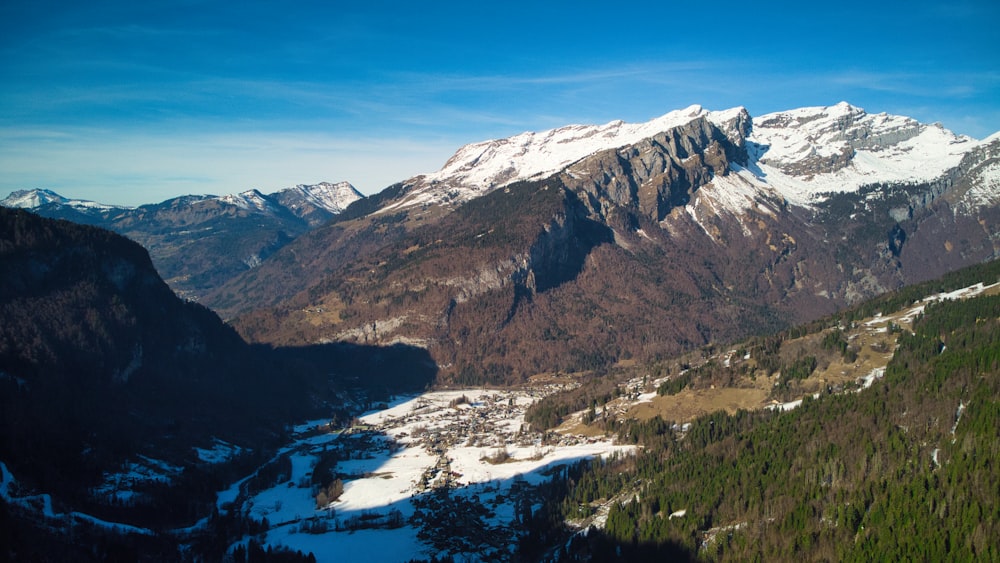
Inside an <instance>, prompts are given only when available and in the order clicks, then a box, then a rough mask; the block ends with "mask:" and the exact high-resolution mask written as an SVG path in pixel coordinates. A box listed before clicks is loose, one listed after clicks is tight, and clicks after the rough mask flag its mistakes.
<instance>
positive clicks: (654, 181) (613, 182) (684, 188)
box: [561, 112, 749, 221]
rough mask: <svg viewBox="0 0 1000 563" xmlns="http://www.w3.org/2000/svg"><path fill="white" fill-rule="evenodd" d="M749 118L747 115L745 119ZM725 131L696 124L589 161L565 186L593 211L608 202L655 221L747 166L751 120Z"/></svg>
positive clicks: (566, 177)
mask: <svg viewBox="0 0 1000 563" xmlns="http://www.w3.org/2000/svg"><path fill="white" fill-rule="evenodd" d="M740 115H741V116H742V115H745V112H743V113H741V114H740ZM728 125H729V127H727V129H729V131H728V132H724V131H723V130H722V129H720V128H719V127H717V126H716V125H715V124H713V123H712V122H711V121H710V120H709V119H707V118H699V119H696V120H694V121H692V122H690V123H688V124H686V125H684V126H681V127H676V128H673V129H671V130H669V131H666V132H663V133H660V134H658V135H656V136H654V137H652V138H649V139H646V140H643V141H641V142H639V143H637V144H634V145H630V146H628V147H623V148H621V149H614V150H608V151H603V152H601V153H598V154H595V155H593V156H590V157H588V158H585V159H583V160H581V161H579V162H577V163H575V164H573V165H572V166H570V167H569V168H567V169H566V171H565V172H564V173H563V174H562V176H561V178H562V180H563V182H564V183H565V184H566V185H567V186H568V187H570V188H572V189H577V190H581V191H583V192H585V193H586V194H587V195H588V198H587V201H588V202H589V204H590V206H591V209H592V211H594V212H595V213H597V214H598V215H600V216H604V215H606V214H607V213H608V211H609V209H608V208H607V205H606V204H608V203H610V204H613V205H615V206H620V207H624V208H628V209H634V210H636V211H637V212H638V213H639V214H641V215H643V216H646V217H648V218H650V219H652V220H653V221H661V220H663V219H664V218H665V217H666V216H667V215H668V214H669V213H670V211H671V210H672V209H674V208H676V207H683V206H684V205H686V204H687V203H688V202H689V201H690V200H691V196H692V194H693V193H694V192H695V191H696V190H697V189H698V188H699V187H701V186H703V185H705V184H707V183H709V182H711V181H712V179H713V178H714V177H716V176H717V175H719V176H724V175H726V174H728V173H729V171H730V168H731V165H732V164H740V165H745V164H746V163H747V153H746V147H745V145H744V141H745V138H746V134H747V133H748V130H747V129H748V126H749V120H748V119H747V120H745V121H744V120H734V122H733V123H731V124H728Z"/></svg>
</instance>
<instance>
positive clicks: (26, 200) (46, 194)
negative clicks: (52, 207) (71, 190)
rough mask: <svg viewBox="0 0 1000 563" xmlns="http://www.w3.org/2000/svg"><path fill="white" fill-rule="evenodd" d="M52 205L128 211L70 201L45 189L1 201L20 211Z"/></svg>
mask: <svg viewBox="0 0 1000 563" xmlns="http://www.w3.org/2000/svg"><path fill="white" fill-rule="evenodd" d="M50 203H54V204H57V205H64V206H66V207H72V208H75V209H128V208H127V207H123V206H120V205H107V204H104V203H97V202H96V201H88V200H85V199H70V198H67V197H63V196H61V195H59V194H57V193H55V192H54V191H52V190H43V189H34V190H18V191H15V192H11V194H10V195H9V196H7V197H6V198H4V199H2V200H0V206H3V207H13V208H20V209H38V208H39V207H42V206H44V205H48V204H50Z"/></svg>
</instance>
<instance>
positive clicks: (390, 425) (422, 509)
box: [218, 281, 1000, 562]
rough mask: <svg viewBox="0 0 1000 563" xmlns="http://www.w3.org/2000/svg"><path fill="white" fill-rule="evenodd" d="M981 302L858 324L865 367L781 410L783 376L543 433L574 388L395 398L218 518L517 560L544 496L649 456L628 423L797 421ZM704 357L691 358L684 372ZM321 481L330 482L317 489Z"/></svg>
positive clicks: (287, 533) (322, 429)
mask: <svg viewBox="0 0 1000 563" xmlns="http://www.w3.org/2000/svg"><path fill="white" fill-rule="evenodd" d="M980 295H994V296H995V295H1000V281H998V282H995V283H992V284H989V285H984V284H983V283H979V284H976V285H974V286H969V287H965V288H961V289H958V290H954V291H949V292H944V293H938V294H934V295H930V296H928V297H925V298H923V299H921V300H920V301H918V302H916V303H914V304H912V305H910V306H907V307H905V308H902V309H900V310H898V311H886V312H884V313H879V314H877V315H875V316H872V317H867V318H863V319H858V320H856V321H852V322H851V323H850V326H849V327H845V329H844V330H843V333H842V336H843V338H844V339H845V341H846V342H847V343H848V346H850V347H851V349H852V350H853V354H851V358H852V359H853V361H850V362H848V361H846V360H845V359H844V358H843V357H837V358H834V359H832V360H831V361H829V362H828V363H825V365H822V366H817V368H816V369H815V370H814V371H813V372H812V373H810V374H809V375H808V376H807V377H805V378H803V379H801V380H799V381H798V382H797V383H798V385H797V386H795V388H794V389H793V390H790V391H784V392H782V393H780V396H781V397H782V399H783V402H779V400H778V399H776V398H775V396H776V395H777V394H776V393H775V388H776V387H778V386H779V385H780V382H781V378H782V374H781V373H780V372H778V373H776V374H773V375H771V376H764V375H761V376H759V377H751V376H746V377H743V378H735V379H733V380H732V381H731V382H730V383H729V384H728V385H725V386H723V385H719V386H716V385H715V384H704V385H703V384H701V382H700V381H698V380H694V381H692V383H691V384H690V386H689V387H687V388H685V389H684V390H682V391H680V392H678V393H673V394H658V393H657V392H656V391H655V390H656V388H657V387H659V386H661V385H663V384H664V383H667V382H669V381H670V379H671V377H669V376H668V377H666V378H661V379H651V378H649V374H648V373H647V374H646V375H645V376H644V377H642V378H631V379H626V380H624V381H622V382H621V383H619V385H618V387H619V391H618V392H616V394H617V395H620V396H619V397H618V398H615V399H613V400H611V401H609V402H607V403H605V404H602V405H597V406H596V407H597V408H595V409H592V410H591V411H590V413H589V414H588V411H587V410H583V411H578V412H573V413H570V414H568V415H567V416H565V417H564V420H563V422H562V423H561V424H560V425H559V426H558V427H556V428H554V429H551V430H542V431H539V430H537V429H536V430H533V429H532V428H531V426H530V425H529V424H526V422H525V420H524V414H525V411H526V410H527V409H528V408H529V407H530V406H531V405H533V404H535V403H536V402H537V401H538V400H540V399H543V398H545V397H549V398H552V397H553V396H555V395H558V394H559V393H565V392H567V391H570V392H571V391H572V390H573V388H574V387H576V385H574V384H572V383H562V384H555V383H550V384H549V385H545V386H541V387H533V388H522V389H507V390H503V389H495V390H494V389H482V388H480V389H458V390H449V391H433V392H428V393H423V394H420V395H416V396H409V397H401V398H398V399H395V400H393V401H392V403H391V404H387V405H383V406H381V407H380V408H379V409H378V410H374V411H371V412H368V413H365V414H363V415H360V416H358V417H356V418H355V419H354V421H353V422H352V424H351V425H350V426H348V427H347V428H338V427H336V426H333V425H330V424H327V421H325V420H319V421H316V422H312V423H306V424H303V425H300V426H298V427H297V428H296V435H295V436H294V441H293V442H292V443H291V444H289V445H287V446H285V447H283V448H282V450H281V452H280V453H279V455H278V457H277V458H276V459H275V460H272V462H271V463H276V464H278V465H279V466H281V467H282V468H283V469H282V470H281V472H280V473H279V474H278V475H277V476H276V478H275V479H274V480H275V483H273V485H272V486H270V487H266V488H262V489H261V490H255V491H250V490H249V488H248V487H247V486H246V483H247V481H248V480H247V479H244V480H242V481H240V482H237V483H236V484H234V486H233V487H230V489H228V490H227V491H223V492H222V493H220V495H219V500H218V504H219V509H220V510H223V511H239V512H242V513H243V514H244V515H245V516H246V517H248V518H251V519H254V520H258V521H263V520H266V521H267V522H268V529H267V531H266V532H264V533H262V534H261V535H260V537H259V541H260V543H261V545H271V546H274V547H280V548H288V549H291V550H296V551H301V552H303V553H312V554H313V555H315V556H316V559H317V561H336V560H340V559H342V558H344V557H347V558H349V559H353V558H364V559H366V560H369V561H373V562H377V561H386V562H392V561H402V560H406V559H414V558H425V559H430V558H431V557H444V556H450V557H453V558H457V559H471V560H508V559H510V558H511V557H513V556H515V554H516V550H515V549H514V547H515V544H516V542H515V541H513V540H512V539H511V538H518V537H521V536H524V535H526V534H528V533H530V531H529V529H528V524H529V523H530V521H531V519H530V514H532V513H535V512H538V511H539V510H541V509H542V506H543V501H544V500H545V493H544V491H543V489H544V488H545V487H546V486H547V485H548V484H549V482H550V481H551V480H552V479H553V478H560V477H562V476H563V475H565V474H568V470H569V468H570V467H574V466H576V465H577V464H578V463H579V462H582V461H590V460H595V459H602V458H604V459H609V458H610V459H621V458H622V457H632V456H635V455H637V454H638V453H639V452H640V451H641V449H642V448H643V446H642V445H640V444H637V443H636V442H635V441H634V440H630V439H627V438H625V437H623V436H622V435H621V434H619V433H617V432H616V431H615V429H617V428H620V427H621V426H620V425H622V424H629V423H631V422H632V421H636V422H639V423H644V422H649V421H651V420H652V419H659V420H668V421H676V422H675V423H673V424H674V425H675V428H676V430H677V431H678V434H679V439H681V440H683V439H684V433H685V432H686V431H688V430H689V429H690V428H691V426H692V423H694V422H695V421H697V420H698V419H701V418H704V417H706V416H708V415H712V414H713V413H719V412H725V413H727V414H729V415H734V414H736V413H737V411H739V410H767V409H772V410H776V411H780V412H787V411H789V410H792V409H795V408H797V407H799V406H801V404H802V402H803V399H804V398H805V397H810V398H812V399H814V400H819V399H820V397H821V396H822V395H831V394H842V393H857V392H860V391H863V390H865V389H868V388H869V387H871V386H872V385H874V384H875V383H876V381H877V380H879V379H881V378H882V377H883V375H884V373H885V371H886V368H887V366H888V364H889V362H890V360H891V359H892V358H893V355H894V351H895V349H896V346H897V337H898V335H900V334H902V333H903V331H906V332H912V331H913V321H914V319H915V318H917V317H918V316H919V315H921V314H922V313H923V311H924V309H925V308H926V307H927V305H928V304H932V303H938V302H941V301H943V300H956V299H970V298H974V297H976V296H980ZM831 330H839V329H838V328H833V329H825V330H824V331H821V332H816V333H811V334H807V335H804V336H799V337H793V338H788V339H787V340H784V341H783V342H782V343H781V347H782V349H783V350H785V351H786V352H787V353H790V354H791V355H793V356H796V355H798V356H800V355H802V354H810V353H812V354H817V353H820V352H821V351H822V349H823V346H822V343H821V342H822V340H823V336H824V334H827V335H828V334H830V331H831ZM746 346H747V343H743V344H741V345H740V346H739V348H738V349H740V350H742V349H745V348H746ZM736 352H737V348H733V349H728V350H725V351H722V352H720V353H718V354H715V355H708V356H707V357H706V355H705V354H703V353H699V354H697V356H698V357H700V360H701V363H700V365H692V367H691V368H688V369H694V370H697V369H698V368H699V367H701V366H704V365H706V364H708V363H710V362H719V363H720V364H722V365H723V366H724V367H725V368H729V369H733V370H739V369H740V365H741V362H744V361H749V360H750V354H746V355H745V356H742V357H735V356H736ZM694 358H695V355H689V356H685V357H681V358H679V359H678V360H677V361H678V365H680V364H686V363H687V362H689V361H692V362H693V361H695V360H694ZM633 369H634V367H633ZM643 369H649V367H648V366H646V367H644V368H643ZM744 371H745V370H744ZM684 373H685V371H681V372H680V373H678V374H677V376H683V375H684ZM538 379H545V378H538ZM549 379H551V378H549ZM567 386H568V387H569V388H567ZM695 387H696V388H695ZM643 390H652V391H647V392H642V391H643ZM588 419H589V420H588ZM609 421H613V422H614V423H615V424H608V422H609ZM331 460H332V461H331ZM318 472H322V473H324V475H323V477H321V478H318V479H317V477H316V475H317V474H318ZM333 481H337V482H338V485H337V490H338V494H337V496H336V498H335V499H333V500H330V501H329V502H326V500H327V499H326V497H325V494H326V493H325V492H323V493H321V494H323V495H324V497H322V500H320V499H318V494H317V491H325V490H326V489H327V487H328V485H329V484H330V483H332V482H333ZM630 494H631V493H629V494H627V495H625V497H626V498H627V497H628V496H629V495H630ZM621 501H622V498H620V497H615V498H612V499H605V500H603V501H601V502H596V503H592V504H591V506H590V510H589V514H588V515H586V516H584V517H582V518H580V517H577V518H575V519H572V520H570V522H569V525H570V529H572V530H575V531H576V532H577V533H579V531H580V530H585V529H590V528H592V527H593V528H596V529H602V528H603V526H604V525H605V522H606V519H607V517H608V514H609V511H610V509H611V508H612V507H613V506H614V505H615V503H618V502H621ZM681 512H683V511H681ZM525 514H528V515H529V516H525ZM674 516H677V517H683V516H684V514H680V513H679V515H671V517H674ZM449 518H457V519H458V520H457V521H456V520H450V519H449ZM738 529H739V527H737V528H734V530H738ZM720 531H721V532H726V530H720V529H712V530H708V531H707V532H706V538H708V539H706V542H708V543H711V542H713V541H715V540H714V537H715V536H716V535H717V534H719V533H720ZM729 531H733V530H729ZM375 546H379V547H375Z"/></svg>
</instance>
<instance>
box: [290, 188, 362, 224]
mask: <svg viewBox="0 0 1000 563" xmlns="http://www.w3.org/2000/svg"><path fill="white" fill-rule="evenodd" d="M270 197H271V198H273V199H274V200H275V201H277V202H278V203H280V204H281V205H283V206H284V207H286V208H287V209H288V210H290V211H291V212H292V213H294V214H295V215H296V216H298V217H301V218H303V219H305V220H306V221H307V222H308V223H309V224H310V225H313V226H315V225H319V224H322V223H325V222H326V221H328V220H330V218H332V217H333V216H334V215H337V214H339V213H340V212H342V211H343V210H345V209H347V207H348V206H349V205H351V204H352V203H354V202H355V201H358V200H360V199H363V198H364V196H363V195H361V192H359V191H358V190H356V189H355V188H354V186H352V185H351V184H350V183H349V182H337V183H335V184H334V183H330V182H320V183H319V184H311V185H307V184H299V185H297V186H294V187H291V188H285V189H283V190H281V191H279V192H275V193H273V194H271V196H270Z"/></svg>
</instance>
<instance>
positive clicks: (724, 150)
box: [204, 103, 1000, 383]
mask: <svg viewBox="0 0 1000 563" xmlns="http://www.w3.org/2000/svg"><path fill="white" fill-rule="evenodd" d="M998 156H1000V134H998V135H994V136H992V137H990V138H988V139H986V140H984V141H978V140H974V139H971V138H969V137H964V136H960V135H955V134H953V133H951V132H949V131H947V130H945V129H943V128H942V127H941V126H940V125H936V124H932V125H927V124H922V123H919V122H917V121H915V120H913V119H910V118H906V117H900V116H892V115H886V114H869V113H867V112H866V111H864V110H863V109H861V108H857V107H854V106H851V105H849V104H846V103H841V104H837V105H834V106H829V107H810V108H801V109H796V110H791V111H785V112H778V113H773V114H768V115H763V116H760V117H756V118H755V117H751V116H750V114H749V113H748V112H747V111H746V110H745V109H743V108H734V109H730V110H726V111H720V112H712V111H706V110H705V109H703V108H701V107H699V106H692V107H689V108H686V109H683V110H679V111H675V112H671V113H668V114H666V115H664V116H662V117H660V118H657V119H654V120H652V121H650V122H648V123H643V124H627V123H623V122H612V123H609V124H606V125H601V126H569V127H563V128H559V129H554V130H551V131H545V132H541V133H524V134H521V135H517V136H515V137H511V138H508V139H500V140H494V141H487V142H483V143H476V144H472V145H469V146H466V147H463V148H461V149H459V151H458V152H457V153H456V154H455V156H454V157H452V158H451V159H450V160H449V161H448V162H447V163H446V165H445V166H444V167H443V168H442V169H441V170H440V171H438V172H437V173H434V174H428V175H423V176H418V177H415V178H412V179H410V180H407V181H405V182H402V183H400V184H397V185H394V186H391V187H389V188H387V189H386V190H384V191H382V192H380V193H378V194H375V195H373V196H370V197H368V198H366V199H365V200H362V201H359V202H356V203H355V204H354V205H352V206H350V207H349V208H348V209H346V210H345V211H344V212H343V213H341V214H340V215H338V216H337V217H335V218H334V219H333V220H332V221H331V223H329V224H328V225H327V227H326V228H324V229H321V230H314V231H311V232H309V233H306V234H304V235H302V236H300V237H299V238H298V239H296V240H295V241H294V242H293V243H291V244H289V245H287V246H286V247H284V248H282V249H281V250H279V251H277V252H275V253H274V255H272V256H271V257H270V258H269V259H267V260H265V261H263V263H262V264H261V265H260V266H259V267H258V268H254V269H253V270H249V271H246V272H244V273H242V274H240V275H238V276H236V277H234V278H232V279H231V280H229V281H227V282H226V283H225V284H223V285H222V286H221V287H220V288H219V289H217V290H214V291H212V292H210V293H208V294H206V295H205V297H204V302H205V303H206V304H208V305H209V306H211V307H213V308H215V309H216V310H218V311H220V313H221V314H223V316H225V317H227V318H232V319H234V325H235V326H236V327H237V328H238V330H240V331H241V333H242V334H244V335H245V336H246V337H248V338H250V339H252V340H255V341H264V342H271V343H282V344H293V343H308V342H325V341H339V340H348V341H357V342H368V343H383V344H385V343H391V342H406V343H412V344H417V345H420V346H425V347H426V348H427V349H428V350H429V351H430V352H431V353H432V355H433V356H434V358H435V359H436V360H437V361H438V363H439V364H440V365H441V366H442V376H443V377H444V378H445V379H446V380H450V381H454V382H468V383H473V382H482V381H494V382H511V381H517V380H520V379H523V378H524V377H527V376H529V375H530V374H533V373H539V372H544V371H549V370H571V371H572V370H582V369H592V368H596V367H599V366H602V365H607V364H608V363H613V362H616V361H621V360H625V359H628V358H650V357H657V356H661V355H669V354H673V353H675V352H678V351H680V350H683V349H688V348H691V347H695V346H699V345H702V344H705V343H708V342H713V341H726V340H731V339H734V338H738V337H742V336H745V335H746V334H748V333H754V332H760V331H767V330H772V329H774V328H777V327H782V326H788V325H789V324H790V323H795V322H801V321H805V320H809V319H812V318H815V317H817V316H818V315H821V314H825V313H829V312H832V311H835V310H837V309H838V308H841V307H844V306H847V305H849V304H851V303H855V302H857V301H859V300H861V299H864V298H866V297H870V296H873V295H875V294H878V293H881V292H884V291H887V290H890V289H894V288H897V287H900V286H901V285H904V284H908V283H912V282H916V281H920V280H924V279H928V278H932V277H936V276H938V275H940V274H942V273H944V272H946V271H949V270H953V269H955V268H958V267H960V266H963V265H966V264H970V263H976V262H980V261H984V260H989V259H991V258H995V257H997V256H1000V209H998V203H1000V187H998V186H1000V161H998Z"/></svg>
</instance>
